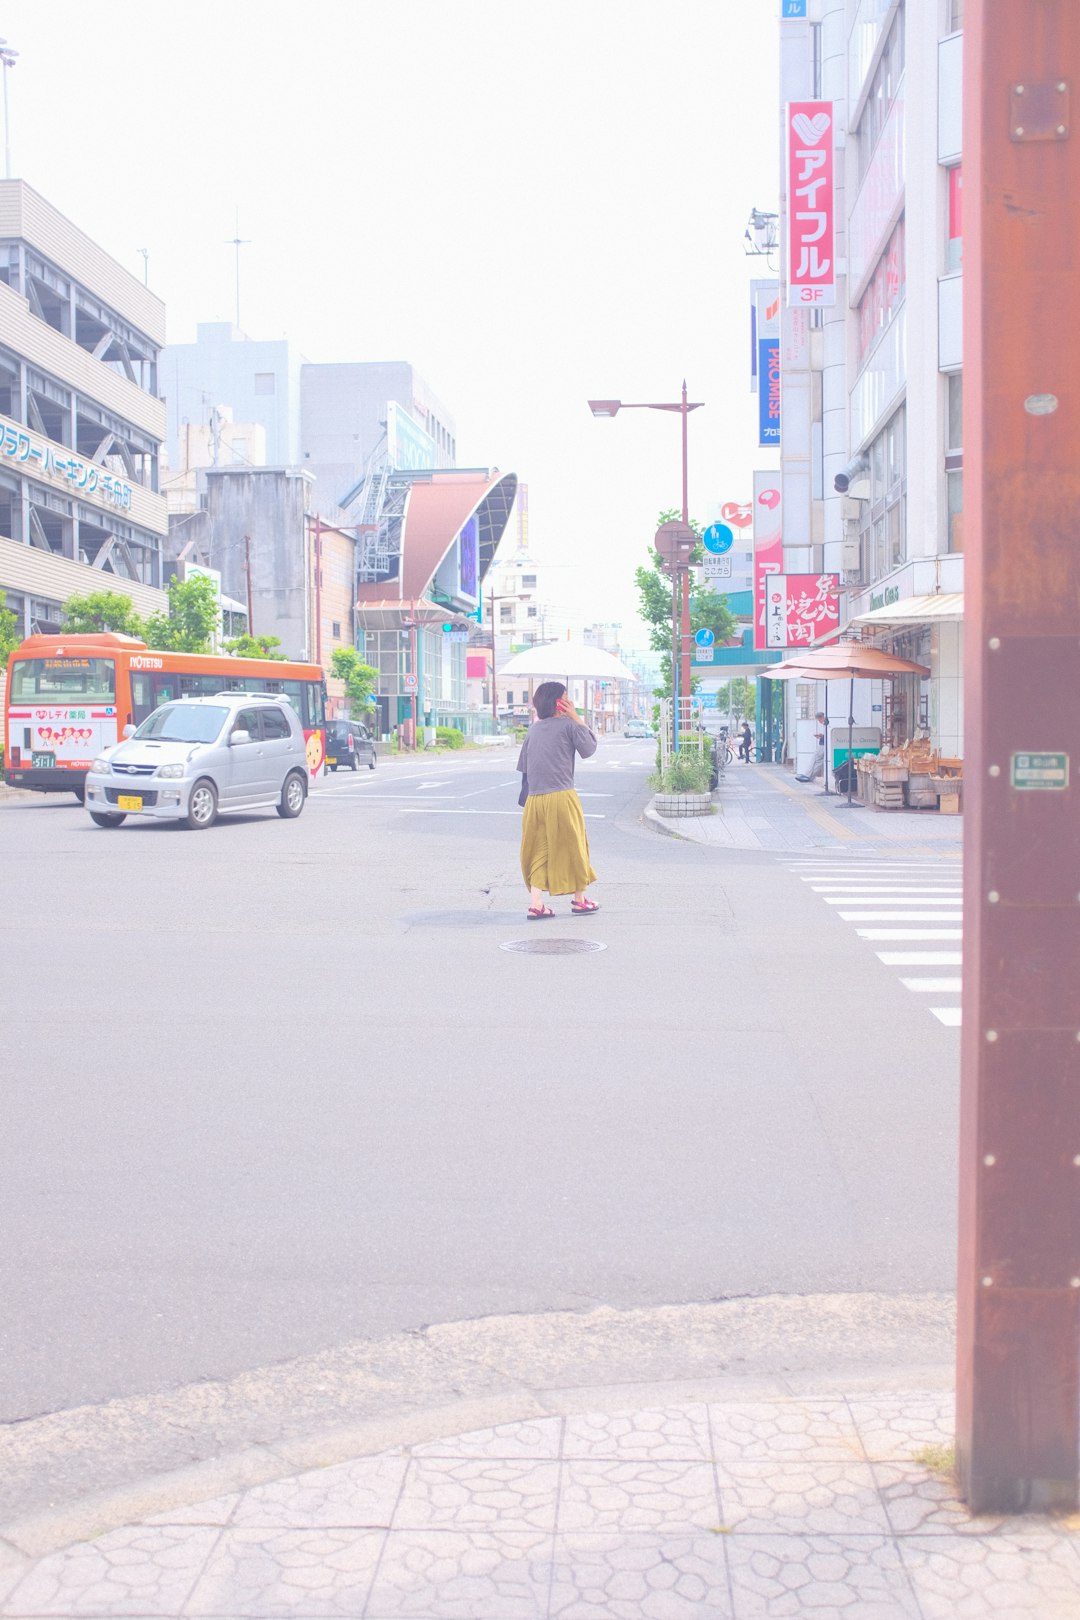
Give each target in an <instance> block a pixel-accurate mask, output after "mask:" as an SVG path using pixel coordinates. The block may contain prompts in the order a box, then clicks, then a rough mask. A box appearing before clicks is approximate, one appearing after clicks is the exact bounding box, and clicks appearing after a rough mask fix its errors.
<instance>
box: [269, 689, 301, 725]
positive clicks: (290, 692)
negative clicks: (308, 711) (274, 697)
mask: <svg viewBox="0 0 1080 1620" xmlns="http://www.w3.org/2000/svg"><path fill="white" fill-rule="evenodd" d="M273 685H274V686H276V687H278V688H280V691H281V695H282V697H283V698H286V699H287V700H288V702H289V703H290V704H291V705H292V707H293V708H294V709H295V710H296V714H297V718H298V719H299V720H301V721H302V720H303V718H304V707H303V704H304V700H303V697H302V696H301V693H302V691H303V688H302V686H301V684H300V682H299V681H275V682H274V683H273Z"/></svg>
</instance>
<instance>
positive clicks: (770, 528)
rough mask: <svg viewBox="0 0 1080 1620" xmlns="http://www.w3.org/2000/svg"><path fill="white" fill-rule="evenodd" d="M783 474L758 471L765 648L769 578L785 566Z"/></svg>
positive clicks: (759, 589) (757, 634)
mask: <svg viewBox="0 0 1080 1620" xmlns="http://www.w3.org/2000/svg"><path fill="white" fill-rule="evenodd" d="M782 511H783V507H782V505H781V500H780V474H779V473H776V472H756V473H755V474H754V646H755V648H756V649H757V650H758V651H759V652H764V650H765V648H766V646H767V645H768V644H767V642H766V640H765V581H766V578H767V577H768V576H769V575H770V574H779V573H780V571H781V569H782V568H783V566H784V542H783V526H782V518H781V513H782Z"/></svg>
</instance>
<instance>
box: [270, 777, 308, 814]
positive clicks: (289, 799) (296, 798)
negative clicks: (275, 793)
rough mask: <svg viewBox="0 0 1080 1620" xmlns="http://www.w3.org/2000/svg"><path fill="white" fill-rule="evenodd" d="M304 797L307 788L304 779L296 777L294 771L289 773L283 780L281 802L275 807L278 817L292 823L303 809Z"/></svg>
mask: <svg viewBox="0 0 1080 1620" xmlns="http://www.w3.org/2000/svg"><path fill="white" fill-rule="evenodd" d="M306 797H307V787H306V785H305V782H304V778H303V777H302V776H300V775H298V773H297V772H296V771H292V772H290V774H289V775H288V776H287V777H286V778H285V784H284V786H283V787H282V789H281V800H280V803H279V804H278V807H277V813H278V815H279V816H283V817H284V818H285V820H286V821H292V820H293V819H294V818H295V817H296V816H298V815H299V814H300V812H301V810H302V809H303V808H304V800H305V798H306Z"/></svg>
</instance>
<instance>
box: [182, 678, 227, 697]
mask: <svg viewBox="0 0 1080 1620" xmlns="http://www.w3.org/2000/svg"><path fill="white" fill-rule="evenodd" d="M228 684H229V681H228V677H227V676H225V675H191V674H184V675H181V676H180V696H181V697H213V696H214V695H215V694H216V693H218V692H223V691H224V690H225V688H226V687H227V686H228Z"/></svg>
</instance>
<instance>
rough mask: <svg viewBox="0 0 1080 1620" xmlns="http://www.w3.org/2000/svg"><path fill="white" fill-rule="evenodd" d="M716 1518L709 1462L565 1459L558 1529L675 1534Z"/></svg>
mask: <svg viewBox="0 0 1080 1620" xmlns="http://www.w3.org/2000/svg"><path fill="white" fill-rule="evenodd" d="M719 1522H720V1504H719V1502H718V1501H717V1494H716V1478H715V1475H714V1473H713V1469H712V1465H711V1464H710V1463H678V1462H647V1463H642V1462H630V1461H624V1462H567V1463H564V1464H563V1470H562V1482H561V1485H560V1489H559V1511H558V1529H559V1530H560V1531H563V1532H565V1531H574V1530H591V1531H604V1530H618V1531H620V1532H622V1533H623V1534H637V1533H638V1532H641V1531H648V1532H652V1533H656V1532H660V1533H663V1534H664V1535H678V1534H680V1533H684V1532H692V1533H694V1534H698V1535H700V1534H701V1533H702V1532H703V1531H712V1530H715V1528H716V1526H717V1525H718V1524H719Z"/></svg>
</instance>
